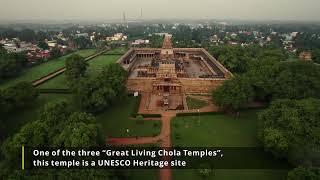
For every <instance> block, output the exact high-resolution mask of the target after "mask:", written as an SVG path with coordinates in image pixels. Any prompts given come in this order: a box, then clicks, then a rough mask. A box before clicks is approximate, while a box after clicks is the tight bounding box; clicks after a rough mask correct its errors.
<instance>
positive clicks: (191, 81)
mask: <svg viewBox="0 0 320 180" xmlns="http://www.w3.org/2000/svg"><path fill="white" fill-rule="evenodd" d="M118 63H119V64H121V65H122V67H123V68H124V69H126V70H127V71H128V72H129V77H128V82H127V87H128V90H129V91H131V92H139V93H140V94H142V96H144V98H142V101H145V102H142V103H144V105H145V109H146V110H150V111H156V110H163V109H171V110H183V109H184V107H185V103H186V102H185V97H186V95H187V94H208V93H211V92H212V91H213V90H214V89H215V88H217V87H218V86H220V85H221V84H222V83H223V82H224V81H225V80H228V79H230V78H231V77H232V74H231V73H230V72H229V71H228V70H227V69H226V68H225V67H223V66H222V65H221V64H220V63H219V62H218V61H217V60H216V59H215V58H214V57H212V56H211V55H210V54H209V53H208V52H207V51H206V50H205V49H203V48H173V45H172V42H171V37H169V36H165V38H164V41H163V46H162V48H133V49H130V50H129V51H128V52H127V53H126V54H125V55H124V56H123V57H121V58H120V59H119V60H118Z"/></svg>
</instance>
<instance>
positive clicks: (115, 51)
mask: <svg viewBox="0 0 320 180" xmlns="http://www.w3.org/2000/svg"><path fill="white" fill-rule="evenodd" d="M127 51H128V49H127V48H116V49H112V50H110V51H108V52H106V53H105V54H119V55H121V54H125V53H126V52H127Z"/></svg>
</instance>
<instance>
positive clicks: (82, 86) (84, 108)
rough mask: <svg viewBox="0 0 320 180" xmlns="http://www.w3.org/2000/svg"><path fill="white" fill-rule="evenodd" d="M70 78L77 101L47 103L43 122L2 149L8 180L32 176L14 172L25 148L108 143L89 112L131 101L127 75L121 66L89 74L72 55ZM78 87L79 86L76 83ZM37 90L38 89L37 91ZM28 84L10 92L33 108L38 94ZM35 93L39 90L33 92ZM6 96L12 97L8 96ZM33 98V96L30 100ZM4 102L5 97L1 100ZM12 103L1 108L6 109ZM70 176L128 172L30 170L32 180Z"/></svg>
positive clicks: (27, 127)
mask: <svg viewBox="0 0 320 180" xmlns="http://www.w3.org/2000/svg"><path fill="white" fill-rule="evenodd" d="M66 63H67V70H66V75H67V77H68V78H67V79H68V81H71V82H73V83H70V88H71V90H72V92H73V93H74V94H73V96H74V98H73V99H74V100H73V101H70V102H65V101H58V102H53V103H48V104H46V105H45V106H44V107H43V108H42V109H41V111H40V114H39V118H38V119H35V120H33V121H31V122H29V123H27V124H26V125H24V126H23V127H22V128H21V129H20V131H19V132H18V133H16V134H14V135H13V136H12V137H9V138H8V139H6V141H5V142H4V143H3V145H2V154H3V156H4V161H3V162H5V165H6V166H1V167H0V168H2V169H3V171H2V173H3V174H0V176H1V175H3V176H4V177H7V178H19V177H20V178H21V177H26V173H25V172H22V171H17V170H14V169H15V167H17V166H19V164H20V159H19V152H20V150H21V149H20V148H21V145H25V146H29V147H48V146H49V147H94V146H99V145H103V144H104V142H105V139H104V138H103V137H101V136H100V135H101V134H100V133H99V132H100V130H99V129H100V128H99V126H98V124H97V122H96V118H95V117H94V116H93V115H92V114H90V113H89V112H93V113H98V112H100V111H102V110H104V109H106V108H108V107H110V106H111V105H112V104H113V103H114V102H116V101H118V100H121V99H122V98H125V97H127V90H126V86H125V83H126V79H127V72H126V71H125V70H124V69H123V68H122V67H121V66H120V65H119V64H110V65H108V66H106V67H105V68H104V69H103V71H102V72H101V73H100V74H98V75H97V76H94V77H90V76H89V75H86V74H85V70H86V66H87V65H86V63H85V61H84V59H83V58H82V57H81V56H76V55H75V56H70V57H69V58H68V59H67V62H66ZM74 82H77V83H74ZM31 87H32V86H31ZM31 87H29V88H28V86H26V85H23V86H22V85H19V86H16V87H13V89H8V90H7V91H8V92H7V93H9V94H10V96H12V97H15V98H16V101H15V103H17V105H16V106H15V107H12V108H13V109H16V108H17V107H22V106H25V105H26V104H19V103H31V102H33V98H35V96H36V95H37V94H35V93H32V92H33V91H31V90H28V89H30V88H31ZM32 88H33V87H32ZM4 94H6V93H4ZM27 95H28V96H27ZM0 102H2V101H1V98H0ZM2 104H6V103H0V105H2ZM65 175H68V177H72V178H76V179H90V178H101V179H109V178H111V177H112V178H121V177H124V175H125V172H124V173H120V174H119V173H118V172H117V171H114V172H113V171H109V170H108V171H107V170H80V171H79V170H77V171H74V170H62V171H46V172H44V171H42V170H28V177H30V178H38V179H39V178H48V177H55V178H56V177H60V176H61V177H62V176H65Z"/></svg>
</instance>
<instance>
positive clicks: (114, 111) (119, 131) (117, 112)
mask: <svg viewBox="0 0 320 180" xmlns="http://www.w3.org/2000/svg"><path fill="white" fill-rule="evenodd" d="M137 102H138V98H136V97H129V98H128V99H127V100H124V101H122V102H119V103H118V104H117V105H114V106H112V107H111V108H109V109H108V110H107V111H105V112H104V113H102V114H100V115H98V116H97V120H98V123H99V124H101V126H102V129H103V134H104V135H105V136H106V137H129V136H154V135H158V134H159V133H160V128H161V122H160V121H136V120H133V119H129V116H130V114H131V113H132V111H133V110H134V107H135V104H136V103H137ZM126 129H129V133H126Z"/></svg>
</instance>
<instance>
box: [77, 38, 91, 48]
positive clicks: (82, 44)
mask: <svg viewBox="0 0 320 180" xmlns="http://www.w3.org/2000/svg"><path fill="white" fill-rule="evenodd" d="M73 41H74V43H75V44H76V45H77V47H78V48H79V49H85V48H88V47H90V46H91V41H90V40H89V39H88V38H86V37H84V36H80V37H76V38H74V40H73Z"/></svg>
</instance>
